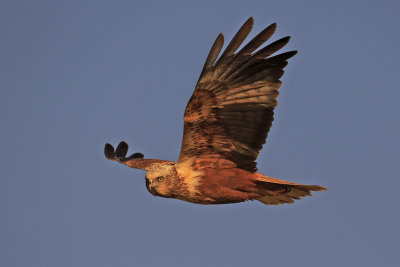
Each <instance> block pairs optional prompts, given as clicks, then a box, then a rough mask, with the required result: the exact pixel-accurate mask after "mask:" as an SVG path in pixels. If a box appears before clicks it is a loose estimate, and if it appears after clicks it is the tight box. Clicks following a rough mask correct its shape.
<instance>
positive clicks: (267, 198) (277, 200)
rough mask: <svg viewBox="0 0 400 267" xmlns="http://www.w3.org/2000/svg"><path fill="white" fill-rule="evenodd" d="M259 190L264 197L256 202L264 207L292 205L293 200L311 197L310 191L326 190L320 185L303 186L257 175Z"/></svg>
mask: <svg viewBox="0 0 400 267" xmlns="http://www.w3.org/2000/svg"><path fill="white" fill-rule="evenodd" d="M257 185H258V187H259V190H260V191H262V192H263V194H264V196H263V197H261V198H258V199H257V200H258V201H260V202H262V203H264V204H266V205H281V204H285V203H288V204H290V203H293V202H294V200H298V199H301V198H303V197H305V196H311V195H312V194H311V191H324V190H328V189H327V188H325V187H323V186H320V185H304V184H298V183H292V182H289V181H285V180H281V179H276V178H273V177H268V176H265V175H262V174H259V177H258V178H257Z"/></svg>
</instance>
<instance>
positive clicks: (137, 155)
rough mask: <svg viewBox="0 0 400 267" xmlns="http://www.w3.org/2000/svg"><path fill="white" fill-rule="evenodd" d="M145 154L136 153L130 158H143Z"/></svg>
mask: <svg viewBox="0 0 400 267" xmlns="http://www.w3.org/2000/svg"><path fill="white" fill-rule="evenodd" d="M142 158H144V155H143V154H142V153H134V154H132V155H130V156H129V157H128V159H142Z"/></svg>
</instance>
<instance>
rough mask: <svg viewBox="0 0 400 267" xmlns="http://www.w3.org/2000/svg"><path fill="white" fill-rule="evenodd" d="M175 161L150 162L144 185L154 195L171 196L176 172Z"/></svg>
mask: <svg viewBox="0 0 400 267" xmlns="http://www.w3.org/2000/svg"><path fill="white" fill-rule="evenodd" d="M174 165H175V162H167V163H157V164H152V165H151V166H150V168H149V170H148V172H147V173H146V187H147V190H149V192H150V193H151V194H153V195H155V196H162V197H173V188H174V184H175V182H176V176H177V172H176V169H175V166H174Z"/></svg>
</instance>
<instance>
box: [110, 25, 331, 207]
mask: <svg viewBox="0 0 400 267" xmlns="http://www.w3.org/2000/svg"><path fill="white" fill-rule="evenodd" d="M252 26H253V18H252V17H251V18H249V19H248V20H247V21H246V22H245V23H244V24H243V26H242V27H241V28H240V29H239V31H238V32H237V33H236V35H235V36H234V37H233V39H232V41H231V42H230V43H229V45H228V46H227V48H226V49H225V51H224V52H223V53H222V55H221V56H220V57H219V59H218V60H217V58H218V55H219V53H220V51H221V48H222V46H223V43H224V37H223V35H222V34H219V35H218V37H217V39H216V41H215V42H214V44H213V46H212V48H211V51H210V53H209V55H208V57H207V60H206V62H205V64H204V67H203V70H202V71H201V74H200V78H199V80H198V82H197V85H196V88H195V90H194V92H193V95H192V97H191V98H190V100H189V102H188V104H187V107H186V109H185V114H184V134H183V140H182V148H181V153H180V155H179V159H178V162H172V161H166V160H157V159H144V158H143V155H142V154H140V153H135V154H133V155H132V156H130V157H127V158H126V157H125V155H126V153H127V151H128V145H127V144H126V143H125V142H121V143H120V144H119V145H118V147H117V149H116V150H115V152H114V148H113V147H112V146H111V145H110V144H106V146H105V155H106V157H107V159H110V160H114V161H118V162H120V163H122V164H125V165H127V166H129V167H131V168H138V169H143V170H147V174H146V186H147V189H148V190H149V192H150V193H152V194H153V195H156V196H162V197H167V198H177V199H181V200H185V201H189V202H193V203H198V204H225V203H237V202H242V201H246V200H254V199H256V200H258V201H260V202H262V203H264V204H270V205H277V204H283V203H293V201H294V200H295V199H300V198H302V197H304V196H310V195H311V193H310V191H322V190H326V188H324V187H322V186H318V185H302V184H297V183H292V182H288V181H284V180H280V179H276V178H272V177H268V176H265V175H263V174H260V173H257V167H256V165H257V164H256V159H257V157H258V154H259V152H260V150H261V148H262V146H263V144H264V143H265V140H266V138H267V135H268V131H269V129H270V128H271V125H272V121H273V119H274V117H273V116H274V108H275V107H276V105H277V101H276V99H277V97H278V95H279V93H278V89H279V87H280V86H281V81H280V80H279V78H280V77H281V76H282V75H283V68H284V67H285V66H286V65H287V64H288V62H287V60H288V59H289V58H291V57H292V56H294V55H295V54H296V53H297V51H290V52H286V53H282V54H279V55H276V56H272V57H271V55H273V54H274V53H275V52H277V51H278V50H280V49H281V48H282V47H284V46H285V45H286V44H287V43H288V41H289V39H290V38H289V37H285V38H282V39H280V40H278V41H276V42H273V43H271V44H269V45H267V46H265V47H264V48H261V49H260V50H258V51H257V52H255V50H256V49H258V48H259V47H260V46H261V45H262V44H263V43H264V42H266V41H267V40H268V39H269V38H270V37H271V36H272V34H273V33H274V31H275V29H276V24H272V25H270V26H269V27H267V28H266V29H264V30H263V31H262V32H261V33H259V34H258V35H257V36H256V37H254V38H253V39H252V40H251V41H250V42H249V43H247V44H246V45H245V46H244V47H243V48H242V49H241V50H239V51H238V52H236V50H238V48H239V47H240V46H241V44H242V43H243V41H244V40H245V39H246V37H247V35H248V34H249V33H250V31H251V28H252Z"/></svg>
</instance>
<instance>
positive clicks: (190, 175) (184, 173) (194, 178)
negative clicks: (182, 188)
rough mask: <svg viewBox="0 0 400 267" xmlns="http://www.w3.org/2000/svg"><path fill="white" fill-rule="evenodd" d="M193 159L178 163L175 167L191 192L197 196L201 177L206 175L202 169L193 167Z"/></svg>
mask: <svg viewBox="0 0 400 267" xmlns="http://www.w3.org/2000/svg"><path fill="white" fill-rule="evenodd" d="M192 166H193V160H192V159H191V160H186V161H184V162H180V163H178V164H177V165H176V166H175V168H176V171H177V172H178V175H179V176H180V177H182V179H183V181H184V183H185V185H186V186H187V189H188V191H189V194H190V195H191V196H195V195H197V194H198V193H199V190H198V187H199V185H200V182H201V177H202V176H203V175H204V173H203V172H202V171H195V170H193V168H192Z"/></svg>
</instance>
